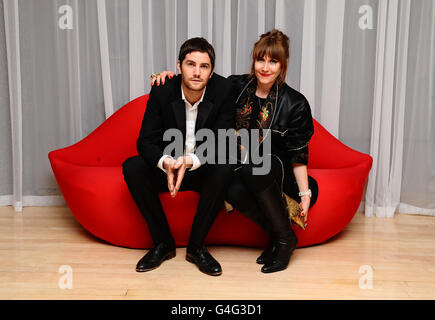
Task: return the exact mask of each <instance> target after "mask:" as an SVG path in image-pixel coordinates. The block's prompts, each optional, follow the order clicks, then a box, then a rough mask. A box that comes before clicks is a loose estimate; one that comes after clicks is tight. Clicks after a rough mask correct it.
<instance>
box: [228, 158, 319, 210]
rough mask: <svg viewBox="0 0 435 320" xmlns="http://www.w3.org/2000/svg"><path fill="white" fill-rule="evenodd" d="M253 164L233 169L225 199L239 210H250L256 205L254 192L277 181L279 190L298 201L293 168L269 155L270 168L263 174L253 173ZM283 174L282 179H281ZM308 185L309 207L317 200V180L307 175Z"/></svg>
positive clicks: (297, 189) (264, 188)
mask: <svg viewBox="0 0 435 320" xmlns="http://www.w3.org/2000/svg"><path fill="white" fill-rule="evenodd" d="M253 167H255V165H253V164H243V165H241V166H240V167H238V168H237V169H236V171H235V175H234V178H233V181H232V183H231V185H230V187H229V189H228V193H227V201H228V202H229V203H230V204H231V205H232V206H233V207H234V208H236V209H237V210H239V211H240V212H242V213H243V212H247V211H250V210H251V209H252V208H254V207H256V206H257V203H256V199H255V194H256V193H259V192H262V191H264V190H266V189H267V188H268V187H269V186H270V185H271V184H272V183H274V182H276V183H278V186H279V188H280V190H281V191H283V190H282V189H284V192H285V193H286V194H287V195H289V196H290V197H292V198H293V199H295V200H296V201H297V202H300V197H299V195H298V193H299V188H298V186H297V183H296V179H295V177H294V174H293V169H292V168H288V166H287V167H286V166H284V164H283V163H282V161H281V160H280V159H279V158H278V157H276V156H272V157H271V170H270V171H269V172H268V173H267V174H264V175H254V174H253V171H252V169H253ZM283 175H284V180H283V179H282V178H283ZM308 185H309V188H310V189H311V192H312V197H311V202H310V207H311V206H313V205H314V203H315V202H316V200H317V195H318V186H317V182H316V181H315V180H314V179H313V178H312V177H310V176H309V177H308Z"/></svg>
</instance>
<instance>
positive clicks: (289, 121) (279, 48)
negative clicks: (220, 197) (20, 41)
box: [152, 29, 318, 273]
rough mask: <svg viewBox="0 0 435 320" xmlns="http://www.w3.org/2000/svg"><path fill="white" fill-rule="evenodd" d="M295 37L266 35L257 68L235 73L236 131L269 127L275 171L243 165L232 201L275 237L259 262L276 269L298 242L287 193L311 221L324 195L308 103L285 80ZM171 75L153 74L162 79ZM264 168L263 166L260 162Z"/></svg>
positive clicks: (257, 50) (255, 57)
mask: <svg viewBox="0 0 435 320" xmlns="http://www.w3.org/2000/svg"><path fill="white" fill-rule="evenodd" d="M288 60H289V38H288V37H287V36H286V35H285V34H284V33H282V32H281V31H279V30H276V29H274V30H271V31H269V32H267V33H265V34H263V35H261V36H260V39H259V40H258V41H257V42H256V43H255V45H254V48H253V50H252V65H251V72H250V74H248V75H232V76H230V77H229V79H230V80H231V81H232V82H233V85H234V88H235V90H237V92H238V93H239V94H238V98H237V100H236V102H235V104H236V107H237V112H236V114H237V115H236V130H240V129H247V130H251V129H259V132H260V143H261V142H262V141H263V138H266V137H263V136H262V133H263V129H270V131H269V134H271V154H272V155H271V170H270V171H269V172H268V173H266V174H262V175H258V174H253V168H255V167H256V165H253V164H243V163H241V164H240V165H239V166H238V167H237V169H236V170H235V176H234V180H233V183H232V184H231V187H230V189H229V190H228V196H227V201H228V202H229V203H230V204H231V205H232V206H234V207H235V208H236V209H238V210H239V211H240V212H242V213H243V214H245V215H246V216H248V217H249V218H250V219H252V220H253V221H254V222H255V223H257V224H258V225H259V226H260V227H262V228H263V229H264V230H265V231H266V232H268V233H269V235H270V242H269V245H268V246H267V248H266V250H265V251H264V252H263V253H262V254H261V255H260V257H258V259H257V263H259V264H264V266H263V267H262V269H261V271H262V272H264V273H271V272H276V271H281V270H284V269H286V268H287V266H288V264H289V261H290V256H291V254H292V253H293V251H294V249H295V248H296V246H297V238H296V235H295V233H294V232H293V230H292V228H291V226H290V221H289V216H288V213H287V211H286V208H285V205H284V202H283V200H282V196H281V192H282V191H283V192H285V193H286V194H287V195H288V196H290V197H292V198H293V199H295V200H297V201H298V202H299V204H300V206H301V208H302V214H301V215H302V216H304V220H305V222H306V221H307V217H308V210H309V208H310V207H312V206H313V205H314V203H315V202H316V199H317V195H318V187H317V183H316V181H315V180H314V179H313V178H312V177H309V176H308V173H307V164H308V142H309V140H310V139H311V136H312V135H313V133H314V128H313V121H312V117H311V110H310V106H309V104H308V101H307V100H306V99H305V97H304V96H303V95H302V94H301V93H299V92H298V91H296V90H294V89H292V88H290V87H289V86H288V85H287V84H286V83H285V77H286V73H287V65H288ZM166 75H169V76H172V75H173V73H167V72H165V73H162V74H161V76H159V77H157V78H153V82H152V84H154V80H157V83H160V80H161V79H162V80H163V81H164V77H165V76H166ZM258 166H260V165H258Z"/></svg>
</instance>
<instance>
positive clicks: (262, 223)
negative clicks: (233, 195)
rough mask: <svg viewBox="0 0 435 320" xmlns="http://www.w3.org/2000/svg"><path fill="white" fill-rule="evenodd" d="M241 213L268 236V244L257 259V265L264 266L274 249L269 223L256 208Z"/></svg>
mask: <svg viewBox="0 0 435 320" xmlns="http://www.w3.org/2000/svg"><path fill="white" fill-rule="evenodd" d="M242 213H243V214H244V215H245V216H246V217H248V218H249V219H251V220H252V221H253V222H254V223H255V224H256V225H258V226H259V227H260V228H261V229H263V230H264V231H265V232H267V233H268V234H269V235H270V239H269V244H268V245H267V247H266V248H265V250H264V251H263V253H262V254H261V255H260V256H259V257H258V258H257V263H258V264H265V263H267V262H268V261H269V260H270V259H271V258H272V254H273V250H274V248H275V243H274V238H273V233H272V227H271V223H270V221H269V220H268V219H267V218H266V216H265V214H264V213H263V212H262V211H261V210H260V209H259V208H258V206H255V207H252V208H251V209H249V210H244V211H242Z"/></svg>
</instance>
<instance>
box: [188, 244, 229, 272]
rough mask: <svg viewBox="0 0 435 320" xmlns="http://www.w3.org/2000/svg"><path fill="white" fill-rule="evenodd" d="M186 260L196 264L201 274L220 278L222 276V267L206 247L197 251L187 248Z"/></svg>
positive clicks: (196, 249)
mask: <svg viewBox="0 0 435 320" xmlns="http://www.w3.org/2000/svg"><path fill="white" fill-rule="evenodd" d="M186 260H187V261H189V262H192V263H194V264H196V266H197V267H198V268H199V270H200V271H201V272H204V273H205V274H208V275H209V276H220V275H221V274H222V268H221V265H220V264H219V262H217V261H216V259H215V258H213V257H212V255H211V254H210V253H209V252H208V250H207V249H206V248H205V247H204V246H202V247H200V248H195V249H192V248H187V250H186Z"/></svg>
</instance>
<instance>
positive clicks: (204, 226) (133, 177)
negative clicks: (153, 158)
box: [122, 156, 234, 247]
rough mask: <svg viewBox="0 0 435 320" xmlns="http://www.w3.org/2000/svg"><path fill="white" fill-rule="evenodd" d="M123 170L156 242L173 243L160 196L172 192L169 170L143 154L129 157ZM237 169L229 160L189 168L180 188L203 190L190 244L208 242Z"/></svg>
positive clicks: (123, 165) (200, 191) (199, 245)
mask: <svg viewBox="0 0 435 320" xmlns="http://www.w3.org/2000/svg"><path fill="white" fill-rule="evenodd" d="M122 170H123V174H124V180H125V182H126V183H127V186H128V189H129V190H130V193H131V195H132V196H133V199H134V201H135V202H136V204H137V206H138V208H139V210H140V212H141V213H142V215H143V216H144V218H145V219H146V221H147V223H148V228H149V230H150V233H151V236H152V238H153V241H154V243H155V244H156V243H159V242H166V243H168V244H171V243H173V237H172V235H171V232H170V230H169V225H168V221H167V219H166V215H165V213H164V211H163V208H162V204H161V203H160V199H159V197H158V193H159V192H169V190H168V182H167V176H166V173H165V172H163V171H162V170H161V169H159V168H158V167H157V166H155V167H154V166H150V165H149V164H148V163H147V162H146V161H145V160H144V159H143V158H142V157H141V156H134V157H131V158H128V159H127V160H125V161H124V163H123V164H122ZM233 170H234V166H233V165H227V164H222V165H221V164H217V165H211V164H205V165H202V166H201V167H199V168H198V169H196V170H193V171H190V170H189V169H187V170H186V173H185V175H184V178H183V181H182V183H181V187H180V190H179V191H185V190H193V191H197V192H199V193H200V199H199V203H198V206H197V211H196V214H195V218H194V220H193V224H192V230H191V232H190V239H189V246H192V247H201V246H202V245H203V244H204V240H205V238H206V236H207V234H208V231H209V230H210V228H211V226H212V225H213V222H214V220H215V218H216V216H217V214H218V213H219V211H220V210H221V209H222V206H223V203H224V199H225V195H226V192H227V189H228V186H229V184H230V183H231V179H232V176H233ZM180 210H182V208H180Z"/></svg>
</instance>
